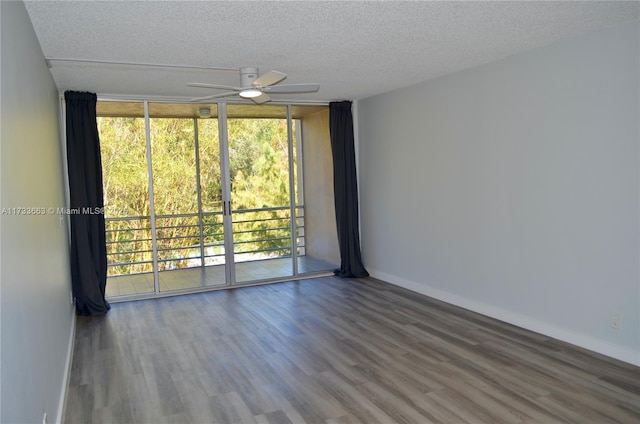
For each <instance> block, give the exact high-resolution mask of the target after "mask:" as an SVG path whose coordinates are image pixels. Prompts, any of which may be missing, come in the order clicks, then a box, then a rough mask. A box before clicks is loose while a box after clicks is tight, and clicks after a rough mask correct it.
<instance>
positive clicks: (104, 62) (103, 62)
mask: <svg viewBox="0 0 640 424" xmlns="http://www.w3.org/2000/svg"><path fill="white" fill-rule="evenodd" d="M44 60H45V61H46V62H47V66H48V67H49V68H52V67H53V64H52V62H66V63H91V64H94V65H120V66H143V67H150V68H177V69H199V70H203V71H235V72H238V71H239V70H240V68H220V67H214V66H195V65H175V64H166V63H147V62H118V61H114V60H93V59H72V58H61V57H45V58H44Z"/></svg>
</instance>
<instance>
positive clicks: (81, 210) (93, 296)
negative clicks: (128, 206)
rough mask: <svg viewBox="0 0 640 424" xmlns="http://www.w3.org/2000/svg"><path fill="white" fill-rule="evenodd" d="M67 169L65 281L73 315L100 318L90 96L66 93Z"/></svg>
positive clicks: (100, 203) (97, 178) (103, 273)
mask: <svg viewBox="0 0 640 424" xmlns="http://www.w3.org/2000/svg"><path fill="white" fill-rule="evenodd" d="M64 98H65V102H66V125H67V126H66V132H67V167H68V173H69V194H70V198H69V206H70V208H71V212H72V213H71V214H70V215H69V219H70V222H71V252H70V255H71V280H72V281H71V282H72V286H73V295H74V297H75V298H76V310H77V313H78V315H101V314H105V313H106V312H107V311H108V310H109V308H110V307H109V304H108V303H107V301H106V300H105V288H106V284H107V247H106V237H105V224H104V200H103V196H102V165H101V158H100V141H99V139H98V125H97V122H96V101H97V97H96V95H95V94H94V93H82V92H74V91H67V92H65V93H64Z"/></svg>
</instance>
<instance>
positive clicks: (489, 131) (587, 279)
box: [358, 22, 640, 364]
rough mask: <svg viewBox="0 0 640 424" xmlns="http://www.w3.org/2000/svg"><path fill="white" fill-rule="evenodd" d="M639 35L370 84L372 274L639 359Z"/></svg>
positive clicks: (366, 125) (367, 158) (365, 239)
mask: <svg viewBox="0 0 640 424" xmlns="http://www.w3.org/2000/svg"><path fill="white" fill-rule="evenodd" d="M639 35H640V34H639V26H638V23H637V22H635V23H633V24H627V25H625V26H621V27H617V28H611V29H607V30H604V31H599V32H594V33H590V34H586V35H583V36H581V37H579V38H575V39H569V40H563V41H561V42H558V43H556V44H553V45H549V46H546V47H544V48H540V49H536V50H531V51H528V52H524V53H522V54H519V55H515V56H511V57H509V58H506V59H504V60H501V61H498V62H494V63H490V64H487V65H484V66H481V67H477V68H474V69H470V70H467V71H463V72H459V73H456V74H452V75H449V76H445V77H441V78H438V79H435V80H432V81H428V82H425V83H422V84H420V85H416V86H412V87H408V88H405V89H401V90H396V91H393V92H390V93H386V94H382V95H379V96H375V97H371V98H368V99H364V100H361V101H360V102H359V104H358V110H359V115H358V118H359V131H360V133H359V143H360V144H359V155H360V156H359V159H360V188H361V191H360V194H361V219H362V246H363V256H364V261H365V265H366V267H367V269H368V270H369V271H370V272H371V273H372V275H374V276H377V277H379V278H382V279H384V280H387V281H389V282H392V283H396V284H399V285H402V286H405V287H408V288H411V289H413V290H416V291H418V292H422V293H425V294H428V295H432V296H434V297H437V298H440V299H442V300H445V301H448V302H451V303H454V304H458V305H460V306H463V307H466V308H469V309H472V310H476V311H478V312H481V313H484V314H486V315H490V316H494V317H497V318H499V319H502V320H505V321H508V322H511V323H514V324H516V325H520V326H523V327H526V328H530V329H533V330H536V331H539V332H542V333H545V334H547V335H550V336H553V337H556V338H560V339H564V340H565V341H568V342H571V343H574V344H578V345H581V346H583V347H586V348H588V349H591V350H595V351H598V352H601V353H604V354H607V355H609V356H613V357H616V358H619V359H622V360H625V361H627V362H632V363H636V364H640V347H639V345H640V340H639V339H640V327H639V322H640V306H639V304H640V270H639V266H640V248H639V231H640V230H639V219H640V213H639V193H640V185H639V168H640V160H639V159H640V156H639V143H640V142H639V138H640V130H639V117H640V110H639V106H638V102H639V97H640V96H639V93H640V88H639V84H638V79H639V75H640V69H639V62H640V60H639V42H638V40H639V38H640V37H639ZM611 312H616V313H619V314H620V315H621V318H622V327H621V329H619V330H615V329H612V328H611V327H610V325H609V322H610V313H611Z"/></svg>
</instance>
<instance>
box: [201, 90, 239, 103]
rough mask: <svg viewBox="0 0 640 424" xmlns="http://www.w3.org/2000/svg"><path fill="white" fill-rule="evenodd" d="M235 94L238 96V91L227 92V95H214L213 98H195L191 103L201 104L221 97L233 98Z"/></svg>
mask: <svg viewBox="0 0 640 424" xmlns="http://www.w3.org/2000/svg"><path fill="white" fill-rule="evenodd" d="M234 94H238V92H237V91H227V92H226V93H218V94H213V95H211V96H204V97H195V98H193V99H191V100H190V101H192V102H199V101H202V100H211V99H217V98H219V97H227V96H233V95H234Z"/></svg>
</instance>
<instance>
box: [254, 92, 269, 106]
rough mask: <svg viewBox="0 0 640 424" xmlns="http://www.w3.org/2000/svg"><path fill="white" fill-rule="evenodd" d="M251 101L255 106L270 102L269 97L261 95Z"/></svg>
mask: <svg viewBox="0 0 640 424" xmlns="http://www.w3.org/2000/svg"><path fill="white" fill-rule="evenodd" d="M251 100H253V102H254V103H255V104H258V105H261V104H263V103H267V102H269V101H271V97H269V96H267V95H266V94H264V93H262V94H261V95H259V96H258V97H252V98H251Z"/></svg>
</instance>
